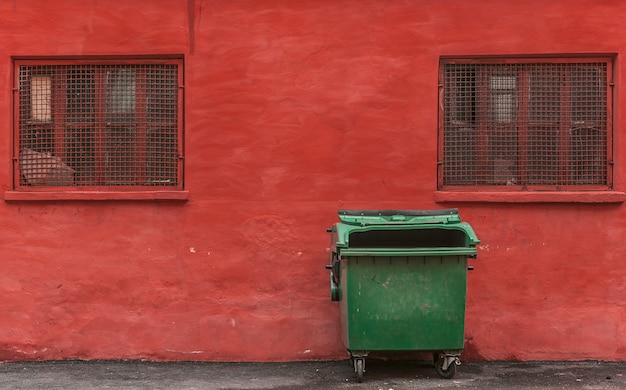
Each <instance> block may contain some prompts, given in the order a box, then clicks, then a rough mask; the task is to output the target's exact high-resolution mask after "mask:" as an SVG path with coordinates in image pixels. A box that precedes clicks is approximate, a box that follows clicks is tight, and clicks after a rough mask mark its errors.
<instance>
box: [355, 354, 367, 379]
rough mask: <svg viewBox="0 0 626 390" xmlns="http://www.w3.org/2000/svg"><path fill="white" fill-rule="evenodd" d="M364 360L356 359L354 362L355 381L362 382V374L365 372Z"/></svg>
mask: <svg viewBox="0 0 626 390" xmlns="http://www.w3.org/2000/svg"><path fill="white" fill-rule="evenodd" d="M364 366H365V359H356V360H355V361H354V370H355V371H356V381H357V382H358V383H361V382H363V372H364V371H365V368H364Z"/></svg>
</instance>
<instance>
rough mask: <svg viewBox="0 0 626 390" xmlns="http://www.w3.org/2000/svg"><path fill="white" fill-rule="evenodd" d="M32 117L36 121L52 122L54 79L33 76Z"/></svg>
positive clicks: (31, 85)
mask: <svg viewBox="0 0 626 390" xmlns="http://www.w3.org/2000/svg"><path fill="white" fill-rule="evenodd" d="M30 109H31V111H30V117H31V119H32V120H35V121H43V122H48V121H51V120H52V79H51V78H50V76H33V77H32V79H31V82H30Z"/></svg>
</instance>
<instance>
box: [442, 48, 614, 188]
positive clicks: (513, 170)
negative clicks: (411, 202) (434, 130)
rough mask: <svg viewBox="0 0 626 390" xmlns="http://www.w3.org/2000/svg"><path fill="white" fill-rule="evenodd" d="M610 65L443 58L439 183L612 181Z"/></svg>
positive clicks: (573, 184) (604, 184) (601, 184)
mask: <svg viewBox="0 0 626 390" xmlns="http://www.w3.org/2000/svg"><path fill="white" fill-rule="evenodd" d="M611 64H612V61H611V59H610V58H587V57H585V58H567V59H564V58H557V59H548V58H535V59H532V58H519V59H511V58H509V59H494V58H479V59H442V60H441V62H440V70H439V74H440V88H441V95H440V96H441V97H440V100H441V101H440V106H439V107H440V113H439V118H440V121H439V122H440V123H439V127H440V128H439V146H440V147H439V151H440V152H439V159H440V163H439V174H438V178H439V179H438V187H439V189H444V190H457V189H458V190H489V188H492V189H495V190H498V191H501V190H514V191H528V190H552V191H568V190H570V191H578V190H608V189H611V187H612V118H611V110H612V88H611V85H612V82H611V81H612V69H611Z"/></svg>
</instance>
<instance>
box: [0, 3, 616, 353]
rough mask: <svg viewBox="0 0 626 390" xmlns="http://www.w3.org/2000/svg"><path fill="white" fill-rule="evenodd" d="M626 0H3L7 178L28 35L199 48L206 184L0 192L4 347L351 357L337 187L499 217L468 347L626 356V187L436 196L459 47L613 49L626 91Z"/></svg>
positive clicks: (118, 47)
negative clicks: (596, 197) (95, 197)
mask: <svg viewBox="0 0 626 390" xmlns="http://www.w3.org/2000/svg"><path fill="white" fill-rule="evenodd" d="M64 3H66V4H64ZM624 17H626V2H623V1H618V0H615V1H603V2H597V1H595V0H553V1H544V0H528V1H520V2H513V1H506V0H484V1H466V0H443V1H437V0H430V1H426V0H423V1H418V0H410V1H409V0H406V1H401V0H397V1H378V0H318V1H315V0H307V1H287V0H284V1H274V0H259V1H252V0H245V1H244V0H241V1H234V0H222V1H219V0H211V1H207V0H189V1H188V2H184V1H180V0H153V1H149V2H143V1H142V2H139V1H117V0H108V1H107V0H85V1H69V0H68V1H61V0H59V1H48V0H14V1H3V2H0V42H2V50H0V126H1V127H2V132H1V134H3V135H1V136H0V189H1V190H2V191H7V190H10V189H11V183H12V178H11V172H12V171H11V157H12V156H11V150H12V147H11V133H12V118H11V112H12V103H11V86H12V82H11V77H12V76H11V75H12V62H11V57H12V56H66V55H67V56H82V55H134V54H183V55H184V58H185V75H186V81H185V86H186V87H185V138H186V143H185V150H186V162H185V168H186V172H185V186H186V189H187V190H188V191H189V200H188V201H186V202H179V201H172V202H159V201H49V202H44V201H39V202H27V201H13V202H1V203H0V259H1V263H0V264H1V267H0V269H1V271H0V297H1V300H2V304H0V324H2V325H1V326H0V360H23V359H63V358H83V359H95V358H98V359H112V358H131V359H134V358H147V359H156V360H227V361H243V360H254V361H271V360H302V359H329V358H343V357H345V356H346V355H345V351H344V348H343V346H342V344H341V341H340V338H339V332H340V327H339V312H338V306H337V304H336V303H335V302H331V300H330V291H329V283H328V272H327V271H326V270H325V269H324V265H325V264H326V263H327V262H328V258H329V253H328V251H327V247H328V244H329V236H328V234H327V233H326V232H325V228H327V227H329V226H330V225H331V224H332V223H333V222H335V221H336V211H337V209H339V208H362V209H367V208H375V209H403V208H404V209H431V208H446V207H458V208H459V210H460V214H461V216H462V217H463V219H464V220H466V221H468V222H470V223H471V224H472V226H473V227H474V229H475V230H476V232H477V233H478V235H479V238H480V239H481V240H482V243H481V245H480V248H479V255H478V260H477V261H476V262H475V263H474V265H475V266H476V270H475V271H474V272H472V273H470V275H469V287H468V288H469V292H468V303H467V321H466V337H467V340H468V341H467V344H466V350H465V356H464V358H465V359H521V360H528V359H572V360H576V359H602V360H619V361H624V360H626V337H624V334H626V325H625V324H626V310H625V309H624V304H623V301H624V295H625V294H626V291H625V290H626V261H625V260H624V259H625V258H626V244H625V240H624V234H625V233H626V210H625V209H624V207H623V205H622V204H621V203H577V202H545V203H510V202H509V203H501V202H497V201H498V200H503V199H500V198H499V197H498V196H497V194H496V196H495V197H493V198H492V200H495V201H496V202H493V201H492V202H487V201H483V202H445V203H442V202H439V203H437V202H436V201H435V190H436V159H437V155H436V150H437V76H438V75H437V72H438V70H437V65H438V61H439V58H440V56H442V55H484V54H509V55H518V54H572V53H574V54H576V53H602V54H616V80H617V88H616V95H615V100H616V102H617V103H619V102H620V101H621V100H622V99H623V98H621V95H622V91H624V90H625V89H624V88H621V85H620V83H619V81H620V80H622V79H624V77H623V76H622V72H623V70H622V69H623V68H622V67H621V66H620V61H621V53H622V52H623V51H624V49H625V45H626V29H625V28H624V26H623V19H624ZM622 111H623V108H622V107H621V106H620V105H619V104H616V108H615V117H614V119H615V137H614V138H615V156H616V169H615V172H616V174H615V183H616V189H617V190H620V191H623V190H624V189H625V188H626V180H625V179H626V170H624V167H625V164H624V163H625V162H626V161H625V158H626V157H625V154H624V153H621V150H620V149H621V145H622V142H623V141H622V136H621V129H622V128H623V127H624V126H623V125H622V122H621V120H620V119H621V118H622V117H624V116H623V114H622Z"/></svg>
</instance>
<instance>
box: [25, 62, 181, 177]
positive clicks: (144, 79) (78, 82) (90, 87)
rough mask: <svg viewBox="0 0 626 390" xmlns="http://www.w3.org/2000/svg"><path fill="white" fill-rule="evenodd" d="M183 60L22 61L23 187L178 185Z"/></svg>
mask: <svg viewBox="0 0 626 390" xmlns="http://www.w3.org/2000/svg"><path fill="white" fill-rule="evenodd" d="M178 74H179V70H178V64H170V63H168V64H86V65H85V64H76V65H73V64H67V65H19V68H18V92H19V117H18V118H17V121H18V124H19V125H18V131H19V136H18V139H19V150H20V156H19V170H20V179H19V185H20V186H34V187H47V186H79V187H80V186H82V187H90V186H97V187H119V186H139V187H145V186H150V187H153V186H177V185H178V184H179V180H180V179H179V177H178V175H179V173H178V172H179V169H178V165H179V152H178V150H179V145H178V143H179V128H178V122H179V120H178V119H179V118H178V115H179V104H180V102H179V101H178V100H179V99H178V85H179V80H178Z"/></svg>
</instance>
